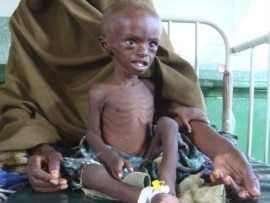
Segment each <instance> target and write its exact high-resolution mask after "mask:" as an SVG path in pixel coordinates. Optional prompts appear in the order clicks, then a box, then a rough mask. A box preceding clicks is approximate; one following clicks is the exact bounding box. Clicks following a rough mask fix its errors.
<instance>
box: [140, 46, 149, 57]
mask: <svg viewBox="0 0 270 203" xmlns="http://www.w3.org/2000/svg"><path fill="white" fill-rule="evenodd" d="M138 54H139V55H140V56H143V57H145V56H148V49H147V45H146V44H141V45H140V46H139V47H138Z"/></svg>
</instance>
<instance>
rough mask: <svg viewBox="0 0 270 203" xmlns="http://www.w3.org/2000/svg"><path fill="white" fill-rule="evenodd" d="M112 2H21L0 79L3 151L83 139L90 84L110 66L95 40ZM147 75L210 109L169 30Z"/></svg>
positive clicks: (169, 93)
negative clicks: (103, 14) (170, 36)
mask: <svg viewBox="0 0 270 203" xmlns="http://www.w3.org/2000/svg"><path fill="white" fill-rule="evenodd" d="M113 2H115V0H88V1H85V0H21V1H20V4H19V6H18V8H17V9H16V11H15V12H14V14H13V15H12V16H11V19H10V30H11V34H12V42H11V47H10V53H9V58H8V63H7V66H6V69H5V76H6V82H5V84H3V85H2V86H0V151H7V150H20V149H27V148H32V147H34V146H36V145H37V144H40V143H64V144H68V145H77V144H78V140H79V139H80V138H81V137H82V136H83V135H84V133H85V131H86V122H87V114H88V106H87V103H88V101H87V93H88V89H89V87H90V86H91V84H93V83H95V82H98V81H103V80H105V79H106V78H107V77H108V76H109V75H110V74H111V73H112V70H113V66H112V63H111V59H110V58H109V57H108V56H107V55H105V54H104V53H102V52H101V49H100V47H99V42H98V36H99V24H100V19H101V16H102V12H103V11H104V9H105V8H106V7H108V6H109V5H110V4H111V3H113ZM145 2H146V3H147V4H149V5H150V6H152V7H153V3H152V1H151V0H147V1H145ZM143 77H146V78H149V77H151V78H153V79H154V80H155V82H156V85H157V87H160V89H158V91H160V92H162V96H163V97H164V98H166V99H169V100H174V101H177V102H179V103H181V104H183V105H187V106H193V107H198V108H200V109H202V110H205V104H204V99H203V97H202V93H201V90H200V87H199V83H198V79H197V77H196V74H195V72H194V71H193V68H192V67H191V66H190V65H189V64H188V63H187V62H186V61H184V60H183V59H181V58H180V57H179V56H177V55H176V54H175V53H174V51H173V48H172V46H171V44H170V42H169V39H168V37H167V35H166V33H165V32H164V34H163V37H162V40H161V43H160V48H159V50H158V53H157V57H156V59H155V62H154V64H153V66H152V68H151V69H150V70H149V71H148V72H147V73H146V74H145V75H144V76H143Z"/></svg>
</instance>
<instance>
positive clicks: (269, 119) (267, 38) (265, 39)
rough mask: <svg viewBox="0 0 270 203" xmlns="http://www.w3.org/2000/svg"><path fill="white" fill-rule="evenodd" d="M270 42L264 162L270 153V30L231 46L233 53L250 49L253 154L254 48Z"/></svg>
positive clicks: (250, 107)
mask: <svg viewBox="0 0 270 203" xmlns="http://www.w3.org/2000/svg"><path fill="white" fill-rule="evenodd" d="M263 44H268V70H267V99H266V112H265V118H266V119H265V122H266V123H265V125H266V130H265V138H264V139H265V146H264V162H265V163H267V162H268V154H269V149H268V148H269V125H270V124H269V123H270V31H269V32H268V34H265V35H262V36H260V37H258V38H255V39H252V40H249V41H247V42H244V43H242V44H239V45H237V46H234V47H232V48H231V50H230V52H231V54H235V53H239V52H242V51H245V50H250V81H249V82H250V88H249V120H248V138H247V139H248V142H247V155H249V156H251V149H252V134H253V117H254V116H253V113H254V64H253V62H254V52H253V51H254V49H255V48H256V47H258V46H260V45H263Z"/></svg>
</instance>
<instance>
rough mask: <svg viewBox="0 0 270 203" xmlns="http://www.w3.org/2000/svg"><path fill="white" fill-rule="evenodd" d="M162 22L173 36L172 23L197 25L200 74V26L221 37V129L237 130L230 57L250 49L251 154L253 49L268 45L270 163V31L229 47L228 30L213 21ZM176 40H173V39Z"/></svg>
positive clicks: (170, 18)
mask: <svg viewBox="0 0 270 203" xmlns="http://www.w3.org/2000/svg"><path fill="white" fill-rule="evenodd" d="M162 21H163V22H165V25H166V26H167V27H165V28H166V30H167V32H168V35H169V37H171V27H172V26H173V23H191V24H194V28H195V29H194V30H195V39H194V41H195V49H194V50H195V53H194V56H195V64H194V68H195V71H196V73H197V74H198V76H199V53H198V36H199V34H200V32H199V29H198V28H199V26H200V25H201V24H204V25H208V26H210V27H212V28H214V29H215V30H216V31H217V32H218V33H219V34H220V36H221V37H222V39H223V42H224V49H225V61H224V72H223V86H222V97H223V98H222V100H223V110H222V131H224V132H227V133H234V115H233V111H232V108H233V77H232V72H233V71H232V70H231V66H230V61H231V57H232V55H233V54H235V53H240V52H242V51H246V50H250V79H249V84H250V87H249V98H248V100H249V108H248V111H249V112H248V117H249V118H248V123H247V125H248V135H247V138H246V139H247V146H246V153H247V155H248V156H251V157H252V154H251V149H252V132H253V114H254V108H253V105H254V82H255V81H254V67H253V60H254V56H253V50H254V49H255V48H256V47H257V46H260V45H263V44H268V46H269V53H268V76H267V78H268V80H267V90H266V91H267V107H266V115H265V118H266V120H265V122H266V131H265V138H264V139H265V146H264V149H265V150H264V155H263V157H264V162H265V163H267V162H268V155H269V150H268V148H269V125H270V118H269V117H270V45H269V41H270V32H269V33H268V34H266V35H263V36H260V37H258V38H255V39H253V40H250V41H247V42H245V43H242V44H239V45H237V46H234V47H230V43H229V39H228V37H227V35H226V33H225V32H224V31H223V30H222V29H221V28H220V27H219V26H218V25H217V24H215V23H214V22H211V21H209V20H205V19H201V18H200V19H197V18H189V17H179V16H178V17H173V16H162ZM172 41H173V40H172Z"/></svg>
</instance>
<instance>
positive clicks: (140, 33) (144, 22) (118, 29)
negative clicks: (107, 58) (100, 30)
mask: <svg viewBox="0 0 270 203" xmlns="http://www.w3.org/2000/svg"><path fill="white" fill-rule="evenodd" d="M113 28H114V31H112V32H110V33H108V34H106V37H105V39H104V40H105V41H106V43H107V51H109V52H110V53H111V55H112V59H113V61H114V65H115V68H118V69H122V70H125V71H127V72H128V73H129V74H135V75H138V74H141V73H144V72H145V71H146V70H147V69H148V68H149V67H150V65H151V63H152V62H153V59H154V56H155V54H156V52H157V48H158V43H159V40H160V37H161V34H162V26H161V22H160V20H159V19H158V18H156V17H153V16H151V15H147V14H142V15H130V16H128V17H127V18H121V19H119V21H118V22H116V23H115V24H114V27H113Z"/></svg>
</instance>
